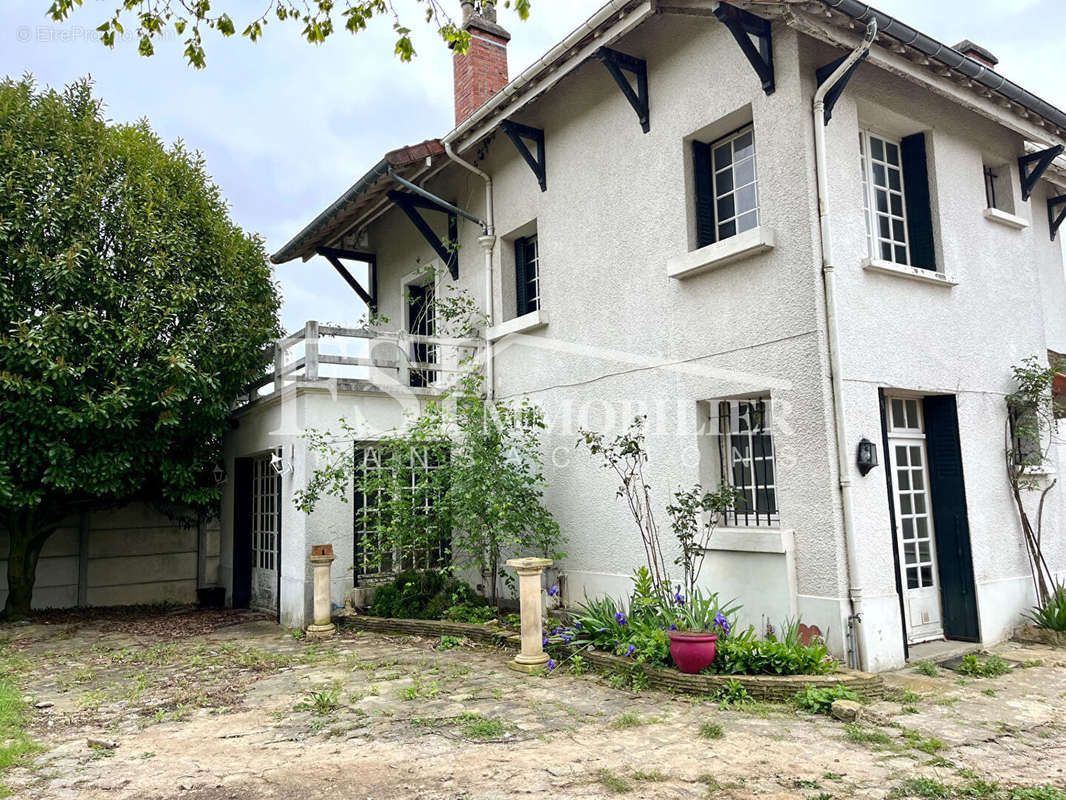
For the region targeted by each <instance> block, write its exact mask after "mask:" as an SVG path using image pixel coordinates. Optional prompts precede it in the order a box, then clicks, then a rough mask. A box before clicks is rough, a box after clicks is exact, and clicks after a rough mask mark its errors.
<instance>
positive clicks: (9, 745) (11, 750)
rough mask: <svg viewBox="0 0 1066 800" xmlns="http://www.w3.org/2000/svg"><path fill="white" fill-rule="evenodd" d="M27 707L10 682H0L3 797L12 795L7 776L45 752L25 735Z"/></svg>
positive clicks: (0, 779) (4, 680)
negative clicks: (5, 777) (31, 758)
mask: <svg viewBox="0 0 1066 800" xmlns="http://www.w3.org/2000/svg"><path fill="white" fill-rule="evenodd" d="M26 718H27V709H26V704H25V703H23V702H22V695H21V693H20V692H19V690H18V688H16V686H15V684H14V683H12V682H11V681H10V680H7V679H6V678H5V679H0V797H7V796H8V795H9V794H11V790H10V789H9V788H8V786H7V783H6V781H5V780H4V776H6V775H7V773H8V771H9V770H10V769H12V768H13V767H17V766H19V765H21V764H25V763H26V762H27V761H28V760H29V759H30V757H31V756H33V755H35V754H36V753H39V752H41V750H43V749H44V748H43V747H41V745H39V744H37V742H35V741H33V739H31V738H30V737H29V736H28V735H27V734H26Z"/></svg>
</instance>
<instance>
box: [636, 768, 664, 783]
mask: <svg viewBox="0 0 1066 800" xmlns="http://www.w3.org/2000/svg"><path fill="white" fill-rule="evenodd" d="M633 780H635V781H640V782H641V783H658V782H659V781H665V780H666V776H665V775H663V774H662V773H661V772H659V770H657V769H653V770H650V771H644V770H637V771H636V772H634V773H633Z"/></svg>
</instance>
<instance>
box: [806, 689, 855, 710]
mask: <svg viewBox="0 0 1066 800" xmlns="http://www.w3.org/2000/svg"><path fill="white" fill-rule="evenodd" d="M858 699H859V696H858V695H857V694H855V692H853V691H852V690H851V689H849V688H847V687H846V686H845V685H844V684H842V683H838V684H837V685H836V686H827V687H825V688H823V689H819V688H816V687H814V686H808V687H806V688H805V689H804V690H803V691H801V692H796V696H795V698H794V702H795V704H796V706H797V707H798V708H802V709H803V710H804V711H809V712H811V713H812V714H828V713H829V712H830V710H831V709H832V707H833V703H834V702H835V701H837V700H856V701H857V700H858Z"/></svg>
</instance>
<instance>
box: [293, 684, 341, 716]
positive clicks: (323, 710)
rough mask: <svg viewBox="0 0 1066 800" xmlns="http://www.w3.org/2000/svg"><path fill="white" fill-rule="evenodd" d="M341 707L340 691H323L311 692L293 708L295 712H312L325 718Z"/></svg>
mask: <svg viewBox="0 0 1066 800" xmlns="http://www.w3.org/2000/svg"><path fill="white" fill-rule="evenodd" d="M339 706H340V689H322V690H321V691H318V692H309V693H308V694H307V695H306V696H305V697H304V699H303V700H301V701H300V702H299V703H297V704H296V705H295V706H293V711H310V712H311V713H312V714H318V715H319V716H325V715H326V714H332V713H333V712H334V711H336V710H337V708H338V707H339Z"/></svg>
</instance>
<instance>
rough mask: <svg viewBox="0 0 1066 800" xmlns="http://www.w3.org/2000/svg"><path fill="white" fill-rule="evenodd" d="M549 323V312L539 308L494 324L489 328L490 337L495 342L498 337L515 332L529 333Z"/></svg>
mask: <svg viewBox="0 0 1066 800" xmlns="http://www.w3.org/2000/svg"><path fill="white" fill-rule="evenodd" d="M547 324H548V314H547V312H546V311H544V310H543V309H541V308H538V309H537V310H536V311H531V312H529V313H528V314H523V315H522V316H520V317H515V318H514V319H509V320H507V322H501V323H500V324H499V325H493V326H492V327H491V328H489V330H488V338H489V341H490V342H495V341H496V340H497V339H502V338H503V337H504V336H510V335H511V334H513V333H529V331H535V330H537V329H538V328H543V327H544V326H545V325H547Z"/></svg>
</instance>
